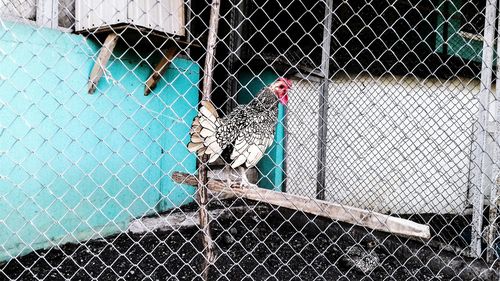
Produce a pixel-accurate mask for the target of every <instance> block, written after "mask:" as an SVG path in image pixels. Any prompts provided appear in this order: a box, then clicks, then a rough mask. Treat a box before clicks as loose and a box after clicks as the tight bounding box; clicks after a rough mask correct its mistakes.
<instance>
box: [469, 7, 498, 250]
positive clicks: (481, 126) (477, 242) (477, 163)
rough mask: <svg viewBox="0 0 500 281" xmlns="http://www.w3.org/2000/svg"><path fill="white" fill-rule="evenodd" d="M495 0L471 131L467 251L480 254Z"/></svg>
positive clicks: (489, 11)
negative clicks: (470, 191)
mask: <svg viewBox="0 0 500 281" xmlns="http://www.w3.org/2000/svg"><path fill="white" fill-rule="evenodd" d="M496 6H497V1H496V0H489V1H487V2H486V13H485V23H484V41H483V54H482V55H483V56H482V66H481V85H480V88H481V90H480V92H479V95H478V100H479V112H478V119H477V123H476V130H475V140H476V141H475V142H474V168H473V177H474V178H473V186H472V204H473V214H472V238H471V254H472V255H473V256H477V257H479V256H481V239H482V225H483V205H484V187H485V185H486V184H487V181H488V178H487V176H486V171H485V168H486V165H485V157H486V154H487V151H486V150H487V147H486V146H487V144H486V135H487V133H488V132H487V125H488V112H489V98H490V92H491V83H492V72H493V46H494V39H495V18H496Z"/></svg>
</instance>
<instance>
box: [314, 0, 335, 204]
mask: <svg viewBox="0 0 500 281" xmlns="http://www.w3.org/2000/svg"><path fill="white" fill-rule="evenodd" d="M332 10H333V0H326V2H325V20H324V22H323V24H324V25H325V26H324V27H323V46H322V54H321V72H322V74H323V83H322V84H321V87H320V94H319V120H318V162H317V167H318V168H317V169H318V170H317V178H316V198H318V199H321V200H324V199H325V185H326V171H325V164H326V149H327V147H326V143H327V138H328V135H327V133H328V120H327V118H328V84H329V81H330V75H329V71H330V42H331V38H332V32H331V30H332V12H333V11H332Z"/></svg>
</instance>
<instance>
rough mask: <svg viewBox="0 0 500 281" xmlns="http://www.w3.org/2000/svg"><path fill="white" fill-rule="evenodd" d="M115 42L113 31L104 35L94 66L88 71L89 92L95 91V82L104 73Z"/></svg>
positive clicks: (96, 82) (116, 37)
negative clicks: (104, 38)
mask: <svg viewBox="0 0 500 281" xmlns="http://www.w3.org/2000/svg"><path fill="white" fill-rule="evenodd" d="M117 42H118V35H117V34H116V33H114V32H112V33H110V34H108V37H106V40H105V41H104V44H103V45H102V47H101V50H100V51H99V55H98V56H97V60H96V62H95V64H94V67H93V68H92V71H91V72H90V77H89V83H88V89H89V94H93V93H94V92H95V90H96V88H97V84H98V83H99V80H100V79H101V77H102V74H103V73H104V69H105V68H106V65H107V64H108V61H109V58H110V57H111V54H112V53H113V49H114V48H115V46H116V43H117Z"/></svg>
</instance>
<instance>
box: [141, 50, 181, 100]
mask: <svg viewBox="0 0 500 281" xmlns="http://www.w3.org/2000/svg"><path fill="white" fill-rule="evenodd" d="M175 54H177V47H170V48H168V49H167V50H166V51H165V52H164V53H163V57H162V58H161V60H160V62H159V63H158V64H157V65H156V67H155V69H154V71H153V74H151V76H149V78H148V80H146V87H145V89H144V95H145V96H147V95H149V94H150V93H151V91H153V90H154V88H156V85H157V84H158V82H159V81H160V78H161V77H162V75H163V73H165V71H167V69H168V66H169V65H170V63H171V62H172V60H173V58H174V56H175Z"/></svg>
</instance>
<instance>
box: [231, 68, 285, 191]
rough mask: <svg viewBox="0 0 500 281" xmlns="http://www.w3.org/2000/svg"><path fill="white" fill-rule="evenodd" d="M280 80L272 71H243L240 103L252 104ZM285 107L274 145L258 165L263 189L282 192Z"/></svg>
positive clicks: (279, 114) (279, 120)
mask: <svg viewBox="0 0 500 281" xmlns="http://www.w3.org/2000/svg"><path fill="white" fill-rule="evenodd" d="M277 78H278V74H276V73H275V72H274V71H272V70H264V71H262V72H260V73H259V74H255V73H254V72H252V71H242V72H241V73H240V74H239V80H240V83H241V85H243V87H242V88H241V90H240V91H239V93H238V103H240V104H245V103H248V102H250V100H251V99H252V97H253V96H255V95H256V94H257V93H258V92H259V91H260V90H261V89H262V88H264V87H266V86H268V85H269V84H271V83H273V82H274V81H275V80H276V79H277ZM284 119H285V107H284V106H283V105H282V104H279V108H278V124H277V126H276V133H275V136H274V143H273V144H272V145H271V147H270V148H269V149H268V150H267V153H266V155H265V156H264V157H263V158H262V160H261V161H260V162H259V164H257V168H258V169H259V175H260V179H259V183H258V185H259V186H261V187H265V188H269V189H274V190H282V185H283V181H284V180H285V178H284V174H285V173H284V161H285V159H284V156H285V145H284V144H285V127H284V125H283V124H284Z"/></svg>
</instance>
